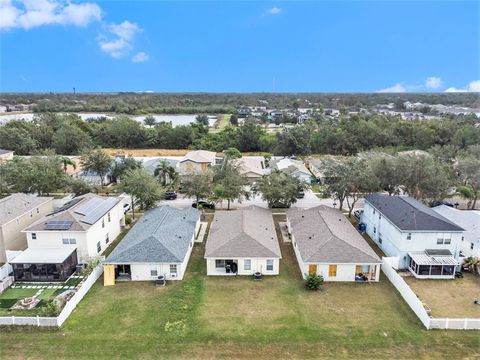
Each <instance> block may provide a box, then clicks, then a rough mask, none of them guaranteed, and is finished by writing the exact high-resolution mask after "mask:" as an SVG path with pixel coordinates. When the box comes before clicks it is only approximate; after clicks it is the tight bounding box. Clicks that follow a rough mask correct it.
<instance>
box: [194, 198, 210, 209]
mask: <svg viewBox="0 0 480 360" xmlns="http://www.w3.org/2000/svg"><path fill="white" fill-rule="evenodd" d="M198 205H202V207H203V208H204V209H215V204H214V203H213V202H210V201H208V200H198V204H197V202H196V201H194V202H193V203H192V207H193V208H195V209H196V208H197V206H198Z"/></svg>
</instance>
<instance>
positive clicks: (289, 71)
mask: <svg viewBox="0 0 480 360" xmlns="http://www.w3.org/2000/svg"><path fill="white" fill-rule="evenodd" d="M479 4H480V3H479V2H478V1H467V2H462V1H437V2H435V1H404V2H395V1H365V2H364V1H354V2H348V1H335V2H328V1H306V2H302V1H267V2H260V1H243V2H234V1H223V2H220V1H208V2H204V1H194V2H187V1H94V0H89V1H73V0H72V1H71V2H67V1H63V0H21V1H17V0H0V14H2V15H1V16H0V37H1V42H0V49H1V58H0V61H1V62H0V91H3V92H8V91H15V92H19V91H55V92H69V91H71V90H72V87H74V86H75V87H76V89H77V91H159V92H165V91H172V92H184V91H189V92H190V91H209V92H210V91H211V92H224V91H229V92H230V91H231V92H261V91H267V92H270V91H279V92H374V91H382V90H384V91H396V92H405V91H407V92H416V91H419V92H420V91H422V92H423V91H434V92H442V91H446V90H447V91H480V55H479V54H480V30H479V29H480V5H479Z"/></svg>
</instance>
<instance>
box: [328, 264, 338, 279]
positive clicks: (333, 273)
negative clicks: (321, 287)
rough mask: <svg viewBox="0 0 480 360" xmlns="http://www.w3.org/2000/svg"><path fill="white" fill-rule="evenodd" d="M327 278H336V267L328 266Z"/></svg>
mask: <svg viewBox="0 0 480 360" xmlns="http://www.w3.org/2000/svg"><path fill="white" fill-rule="evenodd" d="M328 276H330V277H335V276H337V265H328Z"/></svg>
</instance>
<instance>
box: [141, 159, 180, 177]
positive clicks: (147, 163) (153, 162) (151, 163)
mask: <svg viewBox="0 0 480 360" xmlns="http://www.w3.org/2000/svg"><path fill="white" fill-rule="evenodd" d="M164 160H165V161H167V162H168V163H169V164H170V165H171V166H172V167H173V168H176V167H177V164H178V160H174V159H169V158H162V157H157V158H148V159H146V160H144V161H143V162H142V166H143V168H144V169H145V170H147V171H148V172H149V173H150V175H153V174H154V173H155V169H156V168H157V166H158V164H159V163H160V162H161V161H164Z"/></svg>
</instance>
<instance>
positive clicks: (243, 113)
mask: <svg viewBox="0 0 480 360" xmlns="http://www.w3.org/2000/svg"><path fill="white" fill-rule="evenodd" d="M237 113H238V115H239V116H241V117H245V116H248V115H250V114H251V113H252V109H250V108H249V107H248V106H242V107H239V108H238V109H237Z"/></svg>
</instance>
